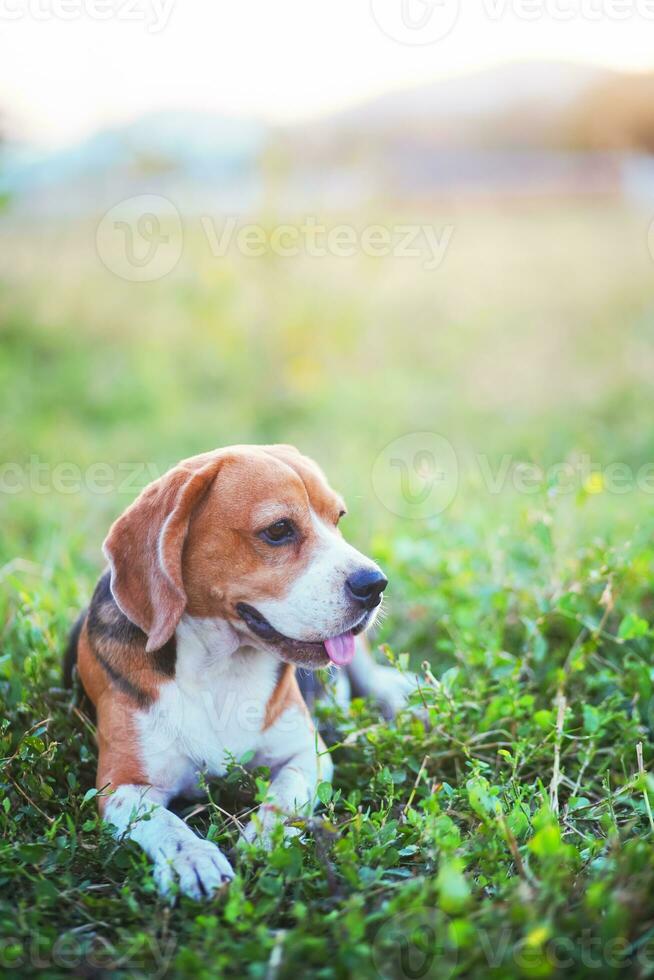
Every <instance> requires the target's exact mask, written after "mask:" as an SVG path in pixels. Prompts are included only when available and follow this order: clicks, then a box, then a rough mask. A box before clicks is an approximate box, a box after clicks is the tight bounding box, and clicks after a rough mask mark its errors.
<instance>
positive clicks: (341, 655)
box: [325, 630, 354, 667]
mask: <svg viewBox="0 0 654 980" xmlns="http://www.w3.org/2000/svg"><path fill="white" fill-rule="evenodd" d="M325 650H326V651H327V656H328V657H329V659H330V660H331V662H332V663H333V664H336V666H337V667H346V666H347V664H349V662H350V660H351V659H352V657H353V656H354V634H353V633H352V631H351V630H348V631H347V633H341V635H340V636H332V637H330V639H329V640H325Z"/></svg>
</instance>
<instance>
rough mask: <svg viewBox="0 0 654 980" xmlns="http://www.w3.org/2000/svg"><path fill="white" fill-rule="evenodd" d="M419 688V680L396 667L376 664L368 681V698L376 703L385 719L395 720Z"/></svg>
mask: <svg viewBox="0 0 654 980" xmlns="http://www.w3.org/2000/svg"><path fill="white" fill-rule="evenodd" d="M417 686H418V680H417V678H415V677H412V676H411V675H410V674H403V673H401V672H400V671H399V670H396V669H395V667H384V666H382V665H379V664H376V665H375V669H374V670H373V672H372V674H371V676H370V677H369V679H368V681H367V688H368V689H367V692H366V693H367V696H368V697H369V698H370V699H371V700H372V701H375V702H376V704H377V705H378V706H379V709H380V711H381V712H382V714H383V715H384V717H385V718H389V719H390V718H394V717H395V715H396V714H397V713H398V711H401V710H402V708H404V707H406V703H407V701H408V699H409V696H410V694H411V693H412V692H413V691H415V689H416V687H417Z"/></svg>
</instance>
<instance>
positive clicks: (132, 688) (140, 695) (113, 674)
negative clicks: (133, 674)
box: [91, 644, 152, 708]
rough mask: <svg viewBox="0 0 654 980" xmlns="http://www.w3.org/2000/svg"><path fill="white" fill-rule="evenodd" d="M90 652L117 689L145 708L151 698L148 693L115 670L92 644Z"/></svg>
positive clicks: (150, 702)
mask: <svg viewBox="0 0 654 980" xmlns="http://www.w3.org/2000/svg"><path fill="white" fill-rule="evenodd" d="M91 652H92V653H93V656H94V657H95V659H96V660H97V661H98V663H99V664H100V666H101V667H103V668H104V670H105V671H106V672H107V674H108V675H109V677H110V678H111V680H112V681H113V683H114V684H115V685H116V687H117V688H118V690H119V691H122V692H123V694H126V695H127V696H128V697H130V698H132V700H134V701H136V703H137V704H138V706H139V708H147V707H149V705H151V704H152V698H151V697H150V695H149V694H147V693H146V692H145V691H143V690H142V689H141V688H140V687H138V686H137V685H136V684H132V682H131V681H130V680H129V678H127V677H125V676H124V675H123V674H121V673H120V671H118V670H116V668H115V667H114V666H113V664H111V663H110V662H109V661H108V660H107V659H106V657H103V656H102V654H101V653H100V651H99V650H98V649H97V648H96V647H95V646H93V644H92V645H91Z"/></svg>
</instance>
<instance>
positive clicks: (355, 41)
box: [0, 0, 654, 146]
mask: <svg viewBox="0 0 654 980" xmlns="http://www.w3.org/2000/svg"><path fill="white" fill-rule="evenodd" d="M464 4H465V6H464ZM653 37H654V0H230V2H227V0H0V122H1V121H3V120H4V128H5V129H8V131H9V133H10V134H11V135H14V136H17V137H19V138H22V139H24V140H27V141H29V142H34V143H37V144H41V145H43V146H62V145H66V144H68V143H74V142H76V141H78V140H79V139H82V138H84V137H85V136H87V135H89V134H90V133H91V132H93V131H95V130H98V129H102V128H104V127H106V126H111V125H116V124H120V123H122V122H126V121H129V120H132V119H134V118H136V117H138V116H139V115H142V114H143V113H146V112H150V111H156V110H159V109H195V110H199V111H211V112H217V113H222V114H227V115H232V116H233V115H246V116H255V117H257V118H259V119H262V120H264V121H269V122H290V121H295V120H299V119H302V118H307V117H310V116H316V115H319V114H321V113H325V112H329V111H331V110H333V109H340V108H345V107H347V106H349V105H351V104H353V103H355V102H357V101H360V100H362V99H365V98H368V97H372V96H375V95H378V94H380V93H382V92H385V91H390V90H393V89H397V88H400V87H408V86H411V85H418V84H421V83H423V82H427V81H431V80H433V79H436V78H439V77H443V76H448V75H452V74H461V73H465V72H468V71H476V70H479V69H482V68H485V67H488V66H491V65H495V64H498V63H503V62H506V61H513V60H530V59H557V60H559V59H560V60H571V61H583V62H590V63H593V64H600V65H606V66H610V67H614V68H622V69H628V70H638V69H644V68H654V44H653V43H652V38H653Z"/></svg>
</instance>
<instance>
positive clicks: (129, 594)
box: [102, 454, 224, 652]
mask: <svg viewBox="0 0 654 980" xmlns="http://www.w3.org/2000/svg"><path fill="white" fill-rule="evenodd" d="M223 458H224V457H220V456H218V454H215V455H210V454H207V455H206V456H204V457H197V458H196V460H197V462H196V460H188V461H185V462H184V463H181V464H180V465H179V466H177V467H175V468H174V469H172V470H170V471H169V472H168V473H166V474H165V476H162V477H161V478H160V479H159V480H155V482H154V483H151V484H150V485H149V486H147V487H146V488H145V490H143V492H142V493H141V494H140V496H139V497H137V499H136V500H135V501H134V503H133V504H131V505H130V506H129V507H128V508H127V510H126V511H125V512H124V513H123V514H121V516H120V517H119V518H118V520H117V521H115V522H114V523H113V525H112V526H111V529H110V530H109V534H108V535H107V537H106V539H105V542H104V544H103V546H102V550H103V551H104V554H105V556H106V558H107V560H108V561H109V565H110V568H111V592H112V595H113V597H114V599H115V600H116V602H117V604H118V606H119V608H120V609H121V611H122V612H123V613H124V614H125V616H127V618H128V619H129V620H131V622H133V623H135V624H136V625H137V626H138V627H140V629H142V630H143V632H144V633H146V634H147V636H148V642H147V645H146V650H147V651H148V652H151V651H153V650H158V649H160V647H162V646H163V645H164V643H166V642H167V641H168V640H169V639H170V638H171V636H172V635H173V633H174V632H175V628H176V626H177V624H178V622H179V620H180V617H181V615H182V613H183V612H184V609H185V607H186V593H185V591H184V583H183V581H182V549H183V547H184V541H185V540H186V534H187V532H188V526H189V522H190V520H191V515H192V513H193V509H194V507H195V506H196V504H197V503H198V502H199V500H200V499H201V498H202V496H203V495H204V493H205V492H206V491H207V489H208V488H209V486H210V485H211V483H212V482H213V480H214V479H215V477H216V475H217V473H218V469H219V468H220V464H221V462H222V459H223ZM200 461H201V465H198V464H200ZM194 464H195V466H194ZM196 467H197V468H196Z"/></svg>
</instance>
